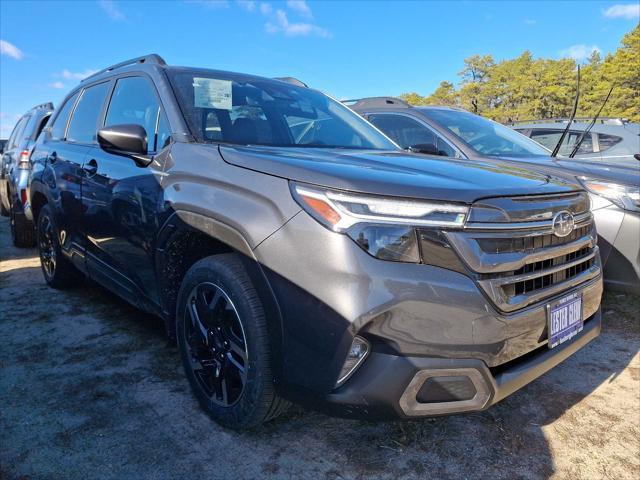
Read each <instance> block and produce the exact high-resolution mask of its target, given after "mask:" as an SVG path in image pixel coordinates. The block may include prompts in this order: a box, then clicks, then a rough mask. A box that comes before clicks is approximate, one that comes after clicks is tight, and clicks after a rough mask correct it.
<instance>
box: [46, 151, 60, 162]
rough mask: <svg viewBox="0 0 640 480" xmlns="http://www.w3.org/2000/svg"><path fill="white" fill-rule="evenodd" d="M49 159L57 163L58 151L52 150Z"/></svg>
mask: <svg viewBox="0 0 640 480" xmlns="http://www.w3.org/2000/svg"><path fill="white" fill-rule="evenodd" d="M47 160H49V161H50V162H51V163H56V160H58V154H57V153H56V152H51V154H50V155H49V157H47Z"/></svg>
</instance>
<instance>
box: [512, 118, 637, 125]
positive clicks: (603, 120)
mask: <svg viewBox="0 0 640 480" xmlns="http://www.w3.org/2000/svg"><path fill="white" fill-rule="evenodd" d="M591 120H593V117H576V118H574V119H573V123H584V122H590V121H591ZM568 121H569V118H568V117H558V118H536V119H530V120H514V121H511V122H507V124H509V125H518V124H522V123H566V122H568ZM597 122H598V123H601V124H610V125H624V124H625V123H629V119H628V118H620V117H599V118H598V120H597Z"/></svg>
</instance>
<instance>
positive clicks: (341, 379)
mask: <svg viewBox="0 0 640 480" xmlns="http://www.w3.org/2000/svg"><path fill="white" fill-rule="evenodd" d="M356 343H359V344H360V345H363V346H364V347H365V352H364V355H362V356H361V357H360V358H359V359H357V361H356V363H354V364H353V365H352V366H351V367H350V368H349V370H348V371H347V372H345V371H344V370H345V367H346V365H347V362H348V361H349V355H350V354H351V349H352V348H353V346H354V344H356ZM370 352H371V344H370V343H369V341H368V340H367V339H366V338H364V337H361V336H360V335H355V336H354V337H353V340H352V341H351V345H349V352H348V353H347V358H345V360H344V362H343V364H342V368H341V369H340V374H339V375H338V381H337V382H336V385H335V387H334V388H338V387H341V386H342V385H344V384H345V382H346V381H347V380H349V378H351V376H352V375H353V374H354V373H355V372H356V370H358V368H360V366H361V365H362V363H363V362H364V361H365V360H366V358H367V357H368V356H369V353H370Z"/></svg>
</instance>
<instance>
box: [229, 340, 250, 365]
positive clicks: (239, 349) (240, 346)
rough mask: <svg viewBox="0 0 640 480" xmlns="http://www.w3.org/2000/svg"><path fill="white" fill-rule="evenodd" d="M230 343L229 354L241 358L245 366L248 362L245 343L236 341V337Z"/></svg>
mask: <svg viewBox="0 0 640 480" xmlns="http://www.w3.org/2000/svg"><path fill="white" fill-rule="evenodd" d="M228 342H229V349H230V351H229V353H230V354H234V355H235V356H237V357H239V358H240V360H242V364H243V366H244V364H245V363H246V362H247V351H246V350H245V346H244V342H243V343H240V341H239V339H236V338H235V337H230V338H229V339H228Z"/></svg>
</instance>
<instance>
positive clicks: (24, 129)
mask: <svg viewBox="0 0 640 480" xmlns="http://www.w3.org/2000/svg"><path fill="white" fill-rule="evenodd" d="M52 112H53V104H52V103H50V102H49V103H43V104H42V105H36V106H35V107H33V108H32V109H31V110H29V111H28V112H27V113H25V114H24V115H23V116H22V117H20V119H19V120H18V122H17V123H16V126H15V127H14V128H13V132H12V133H11V136H10V137H9V139H8V140H7V143H6V145H5V147H4V149H3V152H2V164H1V166H0V208H1V210H2V212H1V213H2V215H4V216H10V217H11V238H12V240H13V244H14V245H15V246H16V247H32V246H33V245H34V244H35V243H34V242H35V231H34V225H33V222H32V218H31V217H29V216H27V215H26V213H25V209H28V206H27V184H28V181H29V172H30V171H31V161H30V157H31V152H32V151H33V147H34V145H35V143H36V139H37V138H38V135H40V132H42V129H43V128H44V126H45V125H46V123H47V121H48V120H49V117H50V116H51V113H52Z"/></svg>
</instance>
